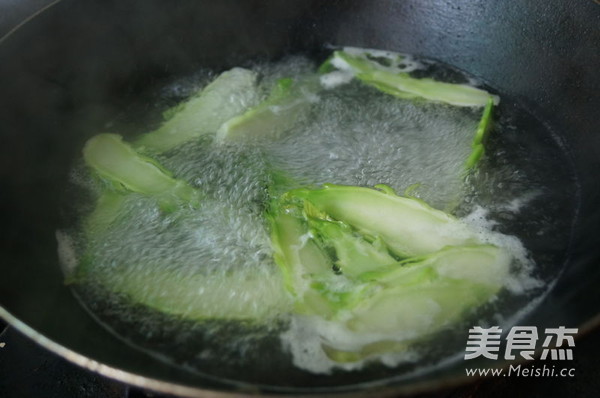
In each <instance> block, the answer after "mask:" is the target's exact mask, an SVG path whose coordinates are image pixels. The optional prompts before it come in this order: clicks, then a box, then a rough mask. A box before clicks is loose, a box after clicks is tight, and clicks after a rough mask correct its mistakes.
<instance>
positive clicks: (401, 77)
mask: <svg viewBox="0 0 600 398" xmlns="http://www.w3.org/2000/svg"><path fill="white" fill-rule="evenodd" d="M373 58H374V57H372V56H370V54H369V52H368V51H364V52H362V53H357V52H353V53H352V54H351V53H349V52H346V51H335V52H334V53H333V59H332V60H330V61H328V62H329V64H331V65H334V66H336V67H338V68H340V69H344V70H347V71H350V72H352V73H353V74H354V75H355V76H356V78H358V79H359V80H361V81H362V82H364V83H365V84H369V85H371V86H373V87H375V88H377V89H379V90H381V91H383V92H385V93H387V94H391V95H394V96H397V97H400V98H416V97H419V98H423V99H426V100H429V101H438V102H444V103H448V104H451V105H456V106H481V107H483V106H485V105H486V104H487V103H488V100H489V99H493V100H494V101H495V102H497V101H498V99H497V97H495V96H492V95H491V94H490V93H488V92H487V91H485V90H482V89H478V88H475V87H472V86H468V85H466V84H453V83H445V82H440V81H437V80H433V79H429V78H421V79H418V78H414V77H411V76H410V75H409V74H408V73H406V72H396V71H394V70H393V69H391V68H389V67H386V66H385V65H381V64H380V63H378V62H376V61H375V60H374V59H373Z"/></svg>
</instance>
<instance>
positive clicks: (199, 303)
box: [83, 264, 292, 322]
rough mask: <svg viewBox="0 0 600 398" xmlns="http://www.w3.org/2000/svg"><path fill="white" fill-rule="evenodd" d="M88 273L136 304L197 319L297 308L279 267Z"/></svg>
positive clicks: (255, 316)
mask: <svg viewBox="0 0 600 398" xmlns="http://www.w3.org/2000/svg"><path fill="white" fill-rule="evenodd" d="M85 266H86V265H85V264H83V267H85ZM87 277H88V278H93V281H94V283H101V284H103V285H104V286H105V287H106V288H107V289H110V291H111V292H113V293H116V294H121V295H124V296H125V297H127V298H128V299H129V300H131V302H133V303H138V304H143V305H145V306H147V307H149V308H153V309H155V310H158V311H160V312H162V313H165V314H171V315H177V316H180V317H182V318H185V319H191V320H206V319H226V320H248V321H255V322H256V321H260V320H265V319H270V318H274V317H276V316H278V315H279V314H282V313H286V312H290V311H291V310H292V300H291V297H290V295H289V293H288V292H287V291H286V290H285V289H284V288H283V284H282V281H281V275H280V274H278V273H277V272H276V270H275V269H273V270H270V271H269V272H260V273H257V272H252V270H238V271H235V272H229V273H222V274H219V273H215V274H214V275H211V274H208V275H205V274H203V273H202V272H201V271H198V270H196V269H194V268H192V269H188V270H187V271H183V272H177V271H170V270H169V266H168V265H167V264H165V266H163V267H160V266H155V267H152V269H147V268H146V269H145V268H144V267H135V266H132V267H123V268H121V269H120V270H119V271H117V270H115V271H113V275H110V276H107V275H100V274H99V273H98V272H91V273H90V274H88V275H87Z"/></svg>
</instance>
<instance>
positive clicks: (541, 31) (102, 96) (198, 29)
mask: <svg viewBox="0 0 600 398" xmlns="http://www.w3.org/2000/svg"><path fill="white" fill-rule="evenodd" d="M599 13H600V10H599V7H598V6H597V5H594V4H593V2H591V1H590V2H587V3H581V4H578V5H577V6H572V5H567V4H565V3H563V2H559V1H558V0H556V1H550V2H548V1H533V2H528V3H527V4H522V3H521V2H519V4H518V5H516V4H513V3H512V2H507V3H503V4H487V2H484V1H476V2H467V1H459V2H453V3H452V4H449V3H447V2H444V1H429V2H418V1H381V2H367V1H336V2H319V1H300V0H298V1H286V2H275V1H243V2H242V1H220V2H208V1H206V2H204V1H192V0H190V1H176V2H169V3H168V4H167V3H165V2H162V1H143V2H142V1H139V2H101V1H91V0H87V1H78V2H75V1H68V0H65V1H63V2H60V3H58V4H57V5H55V6H54V7H52V8H50V9H49V10H48V11H46V12H45V13H44V14H42V15H41V16H39V17H37V18H36V19H34V20H33V21H31V22H30V23H28V24H26V25H25V26H24V27H22V28H21V29H20V30H19V31H17V32H16V33H15V34H13V35H12V36H11V37H8V38H7V39H6V40H5V41H4V42H2V44H1V45H0V54H1V55H0V57H1V58H2V60H3V61H2V62H1V63H0V69H1V73H0V86H1V87H3V90H2V93H1V96H0V101H1V102H2V103H1V104H0V120H2V125H1V126H0V129H1V134H2V138H3V140H2V142H3V146H2V148H1V150H2V154H1V155H0V159H1V160H0V161H2V162H3V164H2V167H1V168H0V170H1V171H0V172H1V173H2V194H1V196H0V200H1V201H2V207H1V208H2V221H3V225H4V231H3V236H4V239H2V242H1V245H2V249H1V251H0V252H1V256H2V263H1V264H2V265H1V269H0V275H1V278H0V305H1V306H2V307H3V308H4V309H5V310H6V311H7V312H8V313H10V314H12V315H13V316H14V317H16V318H18V319H19V320H21V321H23V322H24V323H25V324H27V325H29V326H31V327H32V328H33V329H35V330H37V331H39V332H40V333H41V334H42V335H44V336H46V337H48V338H50V339H51V340H53V341H55V342H57V343H59V344H61V345H63V346H65V347H67V348H69V349H71V350H73V351H75V352H77V353H80V354H82V355H84V356H86V357H89V358H92V359H94V360H96V361H98V362H100V363H104V364H107V365H109V366H111V367H115V368H118V369H122V370H125V371H128V372H131V373H135V374H140V375H143V376H148V377H150V378H155V379H159V380H166V381H170V382H175V383H179V384H185V385H191V386H196V387H201V388H217V389H230V388H232V387H234V388H243V389H246V388H250V389H252V388H253V387H252V386H249V385H235V383H231V382H227V381H223V380H217V379H212V378H210V377H201V376H198V375H197V374H193V373H190V372H186V371H185V370H182V369H179V368H175V367H171V366H168V365H166V364H165V363H163V362H161V361H159V360H155V359H152V358H148V356H147V355H145V354H143V353H141V352H138V351H136V350H133V349H132V348H130V347H129V346H127V345H125V343H123V342H122V341H120V340H119V339H117V338H115V337H114V336H113V335H111V334H110V333H108V332H107V331H106V330H104V329H103V328H100V327H98V324H97V323H96V322H95V321H94V320H93V319H92V318H91V317H90V315H89V314H88V313H87V312H85V311H84V310H83V309H82V307H81V306H80V305H79V303H78V302H77V301H76V300H75V299H74V297H73V296H72V294H71V293H70V291H69V290H68V289H67V288H66V287H65V286H64V285H63V283H62V274H61V272H60V268H59V266H58V259H57V254H56V240H55V237H54V233H55V230H56V229H57V227H58V226H60V225H61V223H64V222H65V219H64V217H62V216H61V214H60V208H61V203H60V200H61V199H62V198H64V195H63V193H64V189H65V184H66V181H67V174H68V171H69V169H70V167H71V165H72V160H73V159H74V158H77V157H78V156H79V151H80V148H81V147H82V145H83V143H84V142H85V140H86V139H87V138H88V137H89V136H91V135H93V134H95V133H97V132H100V131H103V129H104V125H105V123H106V121H107V120H110V119H111V118H112V117H114V116H115V115H116V114H118V113H120V112H122V109H123V107H125V106H127V104H129V103H131V101H132V100H133V99H134V98H135V97H136V94H138V93H140V92H142V91H144V89H146V88H147V87H150V86H156V85H158V84H160V83H161V82H163V81H166V80H167V79H169V78H171V77H173V76H179V75H185V74H186V73H192V72H193V71H194V70H196V69H197V68H199V67H211V68H215V69H224V68H227V67H231V66H236V65H243V64H244V63H245V62H247V61H248V60H251V59H277V58H278V57H281V56H282V55H285V54H287V53H296V52H302V53H309V54H313V55H314V56H317V57H318V56H319V54H320V53H321V52H322V51H323V48H324V46H326V45H329V44H331V45H352V46H358V47H367V48H381V49H388V50H393V51H400V52H406V53H414V54H418V55H421V56H424V57H427V58H432V59H437V60H440V61H442V62H445V63H448V64H451V65H454V66H456V67H458V68H461V69H464V70H466V71H468V72H469V73H471V74H473V75H475V76H479V77H481V78H482V79H483V80H484V81H486V82H487V83H488V84H490V86H492V87H495V88H497V89H499V90H500V91H501V92H504V93H506V94H507V95H508V97H509V98H514V99H518V100H519V101H520V102H521V103H522V104H523V105H524V106H525V107H526V108H528V109H529V110H530V111H531V112H532V113H533V114H535V115H536V116H537V117H538V118H539V119H541V120H544V121H547V123H548V125H549V126H550V127H551V129H552V130H553V131H554V132H556V133H557V134H558V136H559V137H560V140H561V141H562V144H563V145H564V149H565V151H567V152H568V153H569V154H570V155H571V158H572V160H573V164H565V165H564V167H565V168H571V167H572V168H573V169H574V172H575V173H576V175H577V180H578V184H579V190H575V191H574V192H573V200H574V201H576V202H578V206H577V208H578V212H579V213H578V218H577V219H576V220H574V222H575V224H574V227H573V233H572V236H571V238H572V241H571V243H572V244H571V246H570V249H569V253H568V255H567V256H566V257H565V256H564V253H561V256H560V258H561V260H562V259H564V260H566V261H565V264H566V266H565V269H566V272H565V273H564V275H563V276H562V277H561V280H560V282H559V283H558V285H557V286H556V287H555V288H554V289H553V290H552V292H551V294H550V296H549V297H548V298H547V299H546V300H545V301H544V302H543V303H542V305H541V306H540V307H539V308H538V309H537V310H536V311H535V312H534V313H532V314H531V315H530V317H529V318H527V319H525V320H523V321H522V322H521V324H522V325H538V326H539V327H545V326H548V327H557V326H559V325H564V326H581V325H583V324H584V322H586V321H588V320H590V319H591V318H592V317H594V316H596V315H597V308H596V306H595V304H594V303H597V302H598V300H599V299H600V293H599V292H598V289H596V288H595V285H596V283H598V282H599V281H600V271H598V270H597V269H598V267H597V265H598V262H599V261H598V259H599V258H600V250H599V249H598V248H599V247H600V245H599V243H600V236H599V235H598V234H597V228H598V225H600V212H599V211H598V203H600V200H599V199H600V188H599V184H597V181H595V180H597V174H598V170H600V162H599V159H600V131H598V130H599V129H600V124H599V123H598V121H597V118H596V117H595V114H594V112H595V111H597V109H600V99H599V96H598V95H597V94H596V92H595V91H594V87H596V88H597V87H598V86H600V84H599V83H600V81H599V77H598V75H597V74H596V69H597V65H599V64H600V54H599V53H598V51H597V47H596V46H597V43H598V42H600V32H599V31H598V29H597V27H596V24H595V21H597V17H598V14H599ZM67 222H68V220H67ZM564 246H565V247H566V246H567V243H565V244H564ZM562 267H563V264H562V261H560V264H554V265H553V269H562ZM473 366H476V364H475V363H473ZM378 372H379V373H374V374H372V375H370V376H369V380H371V381H372V383H371V385H370V386H371V387H372V386H374V385H379V386H386V387H390V388H398V389H402V388H412V386H416V385H417V386H423V385H427V386H428V387H434V386H435V385H436V384H437V383H443V382H445V381H451V380H455V379H456V378H458V377H459V376H461V375H462V374H463V370H462V363H457V364H455V365H454V366H450V367H446V368H443V369H439V370H436V371H432V372H430V373H428V374H425V375H421V376H419V377H416V378H412V379H410V380H399V379H394V376H396V373H394V371H393V370H389V369H387V370H386V369H382V370H380V371H378ZM378 380H379V381H378ZM359 381H364V379H363V380H358V379H355V378H353V376H352V374H347V375H343V374H342V375H339V376H336V378H335V379H334V381H333V382H328V383H322V382H319V380H318V378H316V377H314V376H309V375H296V376H292V375H290V378H289V380H284V381H282V382H281V383H280V385H279V387H277V388H268V387H266V388H265V389H266V390H273V391H294V390H295V389H296V390H297V389H299V388H302V387H309V386H311V385H322V386H323V388H324V389H326V390H327V389H329V390H340V389H341V390H346V389H355V388H356V384H357V383H358V382H359ZM427 383H429V384H427ZM364 387H368V385H364Z"/></svg>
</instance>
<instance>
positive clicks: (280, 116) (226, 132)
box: [216, 78, 316, 142]
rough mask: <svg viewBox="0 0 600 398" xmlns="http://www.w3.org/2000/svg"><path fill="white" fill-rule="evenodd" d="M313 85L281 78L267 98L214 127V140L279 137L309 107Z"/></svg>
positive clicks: (312, 94)
mask: <svg viewBox="0 0 600 398" xmlns="http://www.w3.org/2000/svg"><path fill="white" fill-rule="evenodd" d="M315 86H316V85H315V84H312V83H310V82H307V81H294V80H292V79H289V78H286V79H280V80H279V81H278V82H277V84H276V86H275V88H274V89H273V90H272V91H271V93H270V95H269V97H268V98H267V99H266V100H264V101H263V102H261V103H260V104H259V105H257V106H256V107H254V108H252V109H250V110H248V111H247V112H245V113H244V114H242V115H239V116H236V117H234V118H232V119H230V120H229V121H227V122H226V123H224V124H223V125H222V126H221V128H220V129H219V131H217V137H216V140H217V142H224V141H248V140H263V139H267V140H273V139H277V138H279V137H280V136H281V135H282V134H283V133H284V132H286V131H288V130H289V129H291V128H292V127H293V126H294V124H295V123H296V121H297V120H298V119H299V118H300V117H301V116H302V115H303V113H304V112H305V111H306V110H307V109H308V108H309V105H310V103H311V101H312V96H314V87H315Z"/></svg>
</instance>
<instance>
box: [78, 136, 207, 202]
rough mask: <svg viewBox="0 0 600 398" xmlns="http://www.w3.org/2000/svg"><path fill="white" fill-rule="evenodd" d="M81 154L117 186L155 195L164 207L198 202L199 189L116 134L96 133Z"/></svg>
mask: <svg viewBox="0 0 600 398" xmlns="http://www.w3.org/2000/svg"><path fill="white" fill-rule="evenodd" d="M83 158H84V160H85V162H86V163H87V164H88V166H90V167H91V168H92V169H93V170H94V171H95V172H96V173H98V175H100V176H101V177H102V178H103V179H105V180H106V181H107V182H109V183H110V184H112V186H113V187H114V188H116V189H124V190H126V191H132V192H138V193H142V194H145V195H150V196H156V197H157V199H158V200H159V202H160V203H161V204H162V205H163V206H165V208H166V209H171V208H173V206H175V205H176V204H178V203H185V204H190V205H192V206H198V204H199V193H198V192H197V191H196V190H195V189H194V188H192V187H191V186H190V185H188V184H187V183H186V182H185V181H181V180H177V179H175V178H173V177H172V176H171V175H170V173H169V172H168V171H167V170H165V169H164V168H162V167H161V166H160V165H159V164H158V163H157V162H156V161H154V160H153V159H150V158H148V157H145V156H142V155H140V154H138V153H137V152H136V151H135V150H133V148H131V146H130V145H128V144H127V143H125V142H123V138H122V137H121V136H119V135H116V134H98V135H96V136H94V137H92V138H90V139H89V140H88V141H87V143H86V144H85V147H84V148H83Z"/></svg>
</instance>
